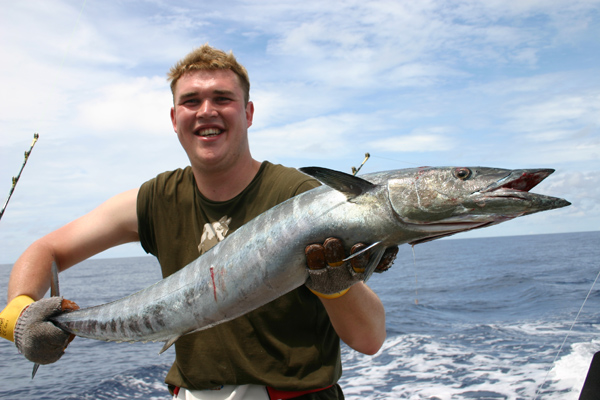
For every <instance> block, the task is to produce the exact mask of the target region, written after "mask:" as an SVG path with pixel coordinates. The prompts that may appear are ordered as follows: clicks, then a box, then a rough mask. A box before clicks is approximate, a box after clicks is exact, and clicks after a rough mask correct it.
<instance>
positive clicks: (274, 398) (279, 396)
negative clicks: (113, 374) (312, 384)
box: [173, 385, 333, 400]
mask: <svg viewBox="0 0 600 400" xmlns="http://www.w3.org/2000/svg"><path fill="white" fill-rule="evenodd" d="M332 386H333V385H329V386H327V387H324V388H318V389H309V390H293V391H292V390H278V389H275V388H272V387H269V386H267V387H266V388H267V393H268V395H269V399H270V400H288V399H295V398H296V397H300V396H304V395H305V394H309V393H315V392H320V391H321V390H326V389H329V388H330V387H332ZM180 389H181V388H180V387H178V386H175V388H174V389H173V395H174V396H175V397H177V395H178V394H179V390H180ZM219 389H220V388H215V389H214V390H219Z"/></svg>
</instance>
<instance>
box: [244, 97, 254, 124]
mask: <svg viewBox="0 0 600 400" xmlns="http://www.w3.org/2000/svg"><path fill="white" fill-rule="evenodd" d="M253 118H254V103H253V102H251V101H249V102H248V104H246V122H247V123H248V128H250V127H251V126H252V119H253Z"/></svg>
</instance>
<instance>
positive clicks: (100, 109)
mask: <svg viewBox="0 0 600 400" xmlns="http://www.w3.org/2000/svg"><path fill="white" fill-rule="evenodd" d="M95 95H96V96H95V97H93V96H85V98H84V99H82V100H81V102H80V103H79V105H78V106H77V111H78V113H77V117H76V118H77V119H76V121H77V123H78V124H79V125H80V126H81V127H84V128H85V129H86V130H88V131H95V132H99V133H101V134H103V135H117V136H119V135H122V134H123V133H124V132H128V133H129V134H133V135H137V136H143V137H145V138H147V139H149V138H151V137H153V136H164V135H169V136H173V135H171V133H172V131H173V128H172V126H171V122H170V118H169V110H170V108H171V107H172V105H173V103H172V99H171V91H170V89H169V85H168V84H167V82H166V80H165V79H164V78H162V77H156V76H154V77H138V78H131V79H127V80H126V81H124V82H121V83H117V84H110V85H107V86H103V87H100V88H99V89H98V90H97V93H95Z"/></svg>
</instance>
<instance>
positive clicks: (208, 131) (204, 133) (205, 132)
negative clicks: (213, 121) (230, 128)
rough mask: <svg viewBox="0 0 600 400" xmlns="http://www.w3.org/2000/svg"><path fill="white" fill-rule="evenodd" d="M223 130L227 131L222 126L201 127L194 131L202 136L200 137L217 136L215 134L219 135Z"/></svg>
mask: <svg viewBox="0 0 600 400" xmlns="http://www.w3.org/2000/svg"><path fill="white" fill-rule="evenodd" d="M223 132H225V131H224V130H223V129H220V128H200V129H198V130H196V131H194V135H196V136H200V137H215V136H219V135H220V134H222V133H223Z"/></svg>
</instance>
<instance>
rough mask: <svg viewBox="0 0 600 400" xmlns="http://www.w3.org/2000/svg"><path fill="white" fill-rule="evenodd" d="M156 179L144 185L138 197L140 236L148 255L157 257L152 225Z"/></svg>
mask: <svg viewBox="0 0 600 400" xmlns="http://www.w3.org/2000/svg"><path fill="white" fill-rule="evenodd" d="M155 187H156V179H152V180H149V181H147V182H145V183H143V184H142V186H141V187H140V190H139V192H138V197H137V217H138V235H139V238H140V243H141V245H142V248H143V249H144V251H145V252H146V253H150V254H153V255H156V238H155V236H154V229H153V223H152V212H151V210H152V205H153V196H152V194H153V193H154V190H155Z"/></svg>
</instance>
